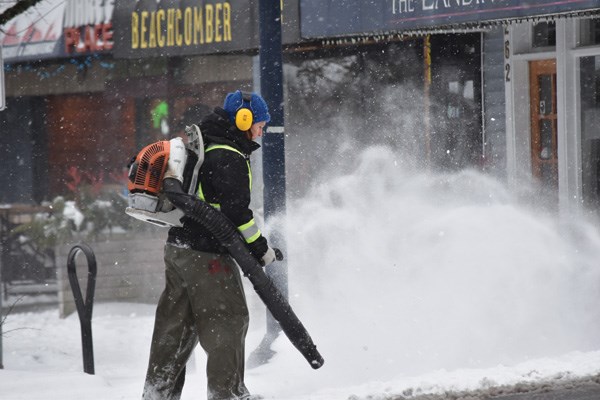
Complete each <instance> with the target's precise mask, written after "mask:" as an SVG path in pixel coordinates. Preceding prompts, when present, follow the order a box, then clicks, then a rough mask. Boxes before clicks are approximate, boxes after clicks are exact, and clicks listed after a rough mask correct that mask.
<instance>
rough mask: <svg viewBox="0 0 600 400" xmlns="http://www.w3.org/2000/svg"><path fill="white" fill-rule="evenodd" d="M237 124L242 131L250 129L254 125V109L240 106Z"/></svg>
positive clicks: (236, 117) (236, 119) (236, 116)
mask: <svg viewBox="0 0 600 400" xmlns="http://www.w3.org/2000/svg"><path fill="white" fill-rule="evenodd" d="M235 126H237V128H238V129H239V130H240V131H243V132H245V131H249V130H250V127H251V126H252V111H250V109H248V108H240V109H239V110H238V112H237V113H236V114H235Z"/></svg>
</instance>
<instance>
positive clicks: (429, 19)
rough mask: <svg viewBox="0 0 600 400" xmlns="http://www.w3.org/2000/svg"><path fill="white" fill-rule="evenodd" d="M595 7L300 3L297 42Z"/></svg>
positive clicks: (588, 1)
mask: <svg viewBox="0 0 600 400" xmlns="http://www.w3.org/2000/svg"><path fill="white" fill-rule="evenodd" d="M592 9H600V0H528V1H522V0H379V1H378V0H371V1H363V0H319V1H313V0H300V10H301V36H302V38H305V39H308V38H322V37H332V36H343V35H353V34H369V33H386V32H403V31H414V30H417V29H423V30H427V29H435V28H440V27H452V26H460V25H465V24H467V25H477V24H480V23H483V22H489V21H496V20H510V19H515V18H523V17H535V16H542V15H556V14H564V13H572V12H580V11H586V10H592Z"/></svg>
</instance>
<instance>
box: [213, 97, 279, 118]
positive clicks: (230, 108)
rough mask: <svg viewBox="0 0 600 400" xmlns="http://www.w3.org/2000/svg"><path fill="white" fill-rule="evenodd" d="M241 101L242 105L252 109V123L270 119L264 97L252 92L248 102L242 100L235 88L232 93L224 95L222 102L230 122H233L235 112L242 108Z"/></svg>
mask: <svg viewBox="0 0 600 400" xmlns="http://www.w3.org/2000/svg"><path fill="white" fill-rule="evenodd" d="M242 103H243V106H244V107H246V108H249V109H250V110H251V111H252V123H254V124H255V123H257V122H262V121H265V122H269V121H270V120H271V116H270V115H269V107H268V106H267V102H266V101H265V99H263V98H262V97H260V96H259V95H258V94H256V93H252V95H251V97H250V103H248V102H245V101H244V97H243V96H242V92H241V91H239V90H237V91H235V92H233V93H229V94H228V95H227V97H225V102H224V103H223V109H224V110H225V111H227V114H229V120H230V121H231V123H233V124H235V114H236V113H237V111H238V110H239V109H240V108H242Z"/></svg>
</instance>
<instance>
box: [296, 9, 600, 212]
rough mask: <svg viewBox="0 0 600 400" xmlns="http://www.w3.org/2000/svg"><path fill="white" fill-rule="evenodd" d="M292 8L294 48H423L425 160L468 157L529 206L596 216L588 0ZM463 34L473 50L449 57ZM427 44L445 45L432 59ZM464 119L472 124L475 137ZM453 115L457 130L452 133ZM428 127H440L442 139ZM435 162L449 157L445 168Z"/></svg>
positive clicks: (594, 63)
mask: <svg viewBox="0 0 600 400" xmlns="http://www.w3.org/2000/svg"><path fill="white" fill-rule="evenodd" d="M301 8H302V15H303V16H306V17H305V18H303V19H302V24H301V26H302V36H303V37H304V38H306V37H311V38H321V39H322V40H328V39H329V40H330V41H334V42H335V41H337V42H340V41H343V39H344V38H345V37H358V38H361V37H362V38H371V39H375V40H377V39H378V38H379V40H381V41H390V40H393V38H394V37H400V36H402V35H416V36H417V37H424V38H425V39H424V49H425V51H424V52H423V58H424V84H425V90H424V97H423V101H424V103H425V111H426V113H428V115H427V116H426V117H427V118H425V120H424V127H425V129H424V130H423V135H422V138H421V141H422V142H424V143H425V149H426V150H427V151H428V153H426V154H427V155H429V156H430V157H431V158H432V159H433V161H436V162H438V163H439V162H440V160H441V161H442V164H441V165H442V167H444V168H448V167H449V165H450V166H451V165H456V166H457V167H460V168H463V167H465V166H469V165H476V164H477V163H476V161H475V159H473V158H472V155H473V154H471V155H469V153H468V152H467V153H465V152H464V151H463V150H464V149H465V148H466V149H473V148H477V147H478V148H479V149H480V151H479V152H475V153H474V154H479V155H480V156H481V161H482V162H481V165H483V166H484V168H486V169H488V168H487V167H488V166H489V165H492V166H493V167H494V169H496V172H498V169H499V168H501V169H503V170H504V173H505V174H506V176H507V178H508V181H509V182H510V183H511V184H512V185H514V186H515V187H517V186H518V185H522V184H523V183H524V182H525V184H527V185H528V186H529V187H536V188H539V190H540V196H541V197H537V199H536V202H537V203H539V205H540V207H549V208H556V207H558V206H559V207H560V209H561V210H563V211H571V212H572V211H575V210H588V209H592V210H598V208H599V207H600V183H599V176H600V142H599V138H600V133H599V132H600V130H599V129H598V126H599V125H598V122H600V120H599V119H598V118H599V117H598V116H599V115H600V114H599V102H600V95H599V94H598V93H600V77H599V71H600V47H599V46H598V45H599V44H600V33H599V32H600V28H599V27H600V21H599V20H598V19H597V17H596V16H597V13H598V11H599V10H600V2H599V1H585V0H569V1H561V2H551V3H549V2H547V1H542V0H538V1H528V2H521V1H516V0H513V1H503V2H501V3H499V2H446V1H444V2H442V1H439V2H438V1H413V0H394V1H392V2H385V3H381V4H377V5H375V4H364V3H363V2H360V1H350V2H345V3H344V4H343V5H341V4H339V3H337V2H334V1H325V2H310V1H301ZM310 15H320V17H321V18H319V19H315V18H310V17H309V16H310ZM324 21H326V23H325V22H324ZM468 32H479V35H481V36H480V37H481V40H480V42H479V45H478V43H474V45H472V46H467V47H470V48H471V50H466V51H463V53H462V54H460V53H457V52H456V50H453V49H452V48H453V47H454V48H457V47H459V48H460V47H461V46H463V43H465V42H467V41H466V40H465V39H464V36H463V35H464V34H465V33H468ZM475 35H477V33H475ZM436 41H440V42H445V44H444V45H442V46H440V48H439V49H437V50H436V49H435V48H434V46H433V43H435V42H436ZM428 51H431V53H430V54H428ZM469 52H471V53H472V54H471V55H469ZM453 58H454V59H456V60H460V61H459V62H453ZM477 59H479V60H480V64H479V68H476V67H475V65H476V64H477V61H475V60H477ZM436 65H437V66H438V67H437V68H441V70H439V71H438V72H436ZM473 70H475V71H476V72H475V74H473V73H472V72H470V71H473ZM478 74H480V75H479V77H476V75H478ZM502 89H503V90H502ZM457 94H458V95H459V96H456V95H457ZM459 100H460V101H459ZM436 102H437V104H436ZM469 102H470V104H469ZM465 103H466V105H465ZM459 104H460V106H458V105H459ZM473 109H475V111H469V110H473ZM469 112H471V113H472V114H471V115H475V114H479V115H480V119H479V128H480V129H479V131H478V130H477V129H475V128H474V126H473V123H475V124H477V119H476V118H475V117H472V118H469V117H468V115H469ZM461 113H462V114H461ZM453 116H458V117H459V118H456V119H455V121H456V122H458V121H460V122H461V123H462V124H463V125H461V126H458V127H455V126H453V121H452V117H453ZM442 119H445V120H446V121H444V122H443V123H440V121H441V120H442ZM499 120H501V122H500V121H499ZM465 124H466V125H465ZM437 125H439V126H442V127H445V129H442V130H441V131H442V134H441V135H438V134H437V133H438V132H440V128H437V127H436V126H437ZM456 132H459V134H460V135H462V137H459V138H458V140H457V138H456V137H453V134H456ZM473 132H475V133H473ZM436 142H437V144H436ZM461 143H463V144H461ZM465 143H466V145H465ZM436 153H437V154H438V156H437V157H436ZM444 153H446V154H453V153H454V157H452V159H451V160H450V161H451V162H450V164H449V163H448V162H447V161H446V162H445V163H444V160H443V154H444ZM440 154H441V157H442V158H440ZM461 154H462V155H464V154H467V159H468V160H469V161H468V162H462V161H461V160H463V159H464V157H463V156H461ZM476 158H477V157H476ZM540 199H541V201H540ZM582 205H583V206H584V207H583V208H582V207H580V206H582Z"/></svg>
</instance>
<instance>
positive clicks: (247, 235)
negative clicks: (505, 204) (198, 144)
mask: <svg viewBox="0 0 600 400" xmlns="http://www.w3.org/2000/svg"><path fill="white" fill-rule="evenodd" d="M215 149H223V150H229V151H233V152H235V153H238V154H239V155H240V156H242V157H244V159H245V160H246V165H248V181H249V183H250V191H252V169H251V168H250V162H249V161H248V159H247V158H246V156H245V155H244V154H243V153H242V152H241V151H239V150H237V149H236V148H234V147H232V146H228V145H225V144H213V145H210V146H208V147H207V148H206V150H205V151H204V152H205V153H208V152H209V151H212V150H215ZM198 197H199V198H200V200H202V201H205V202H206V198H205V197H204V192H203V191H202V183H199V185H198ZM208 204H210V205H211V206H213V207H214V208H216V209H217V210H220V209H221V205H220V204H218V203H208ZM237 229H238V231H240V233H241V234H242V236H243V237H244V239H245V240H246V243H252V242H254V241H256V239H258V238H259V237H260V236H261V232H260V229H258V225H256V222H255V221H254V218H252V219H251V220H250V221H248V222H246V223H244V224H242V225H240V226H238V227H237Z"/></svg>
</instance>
